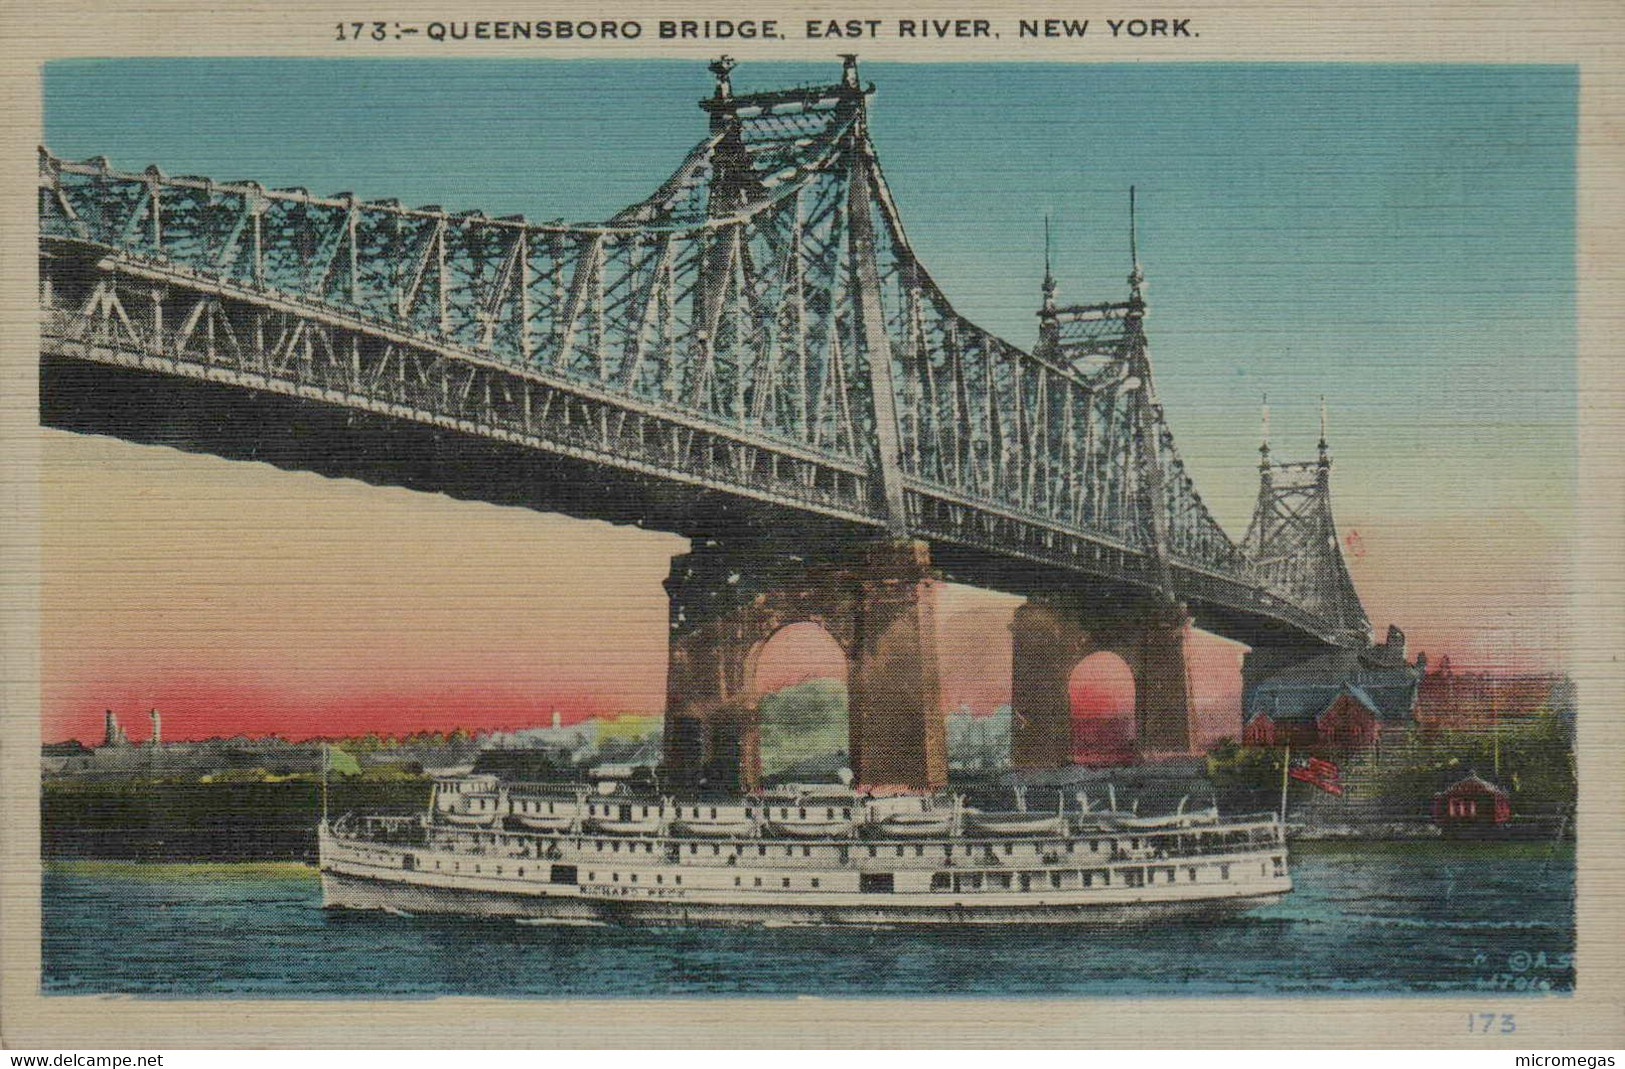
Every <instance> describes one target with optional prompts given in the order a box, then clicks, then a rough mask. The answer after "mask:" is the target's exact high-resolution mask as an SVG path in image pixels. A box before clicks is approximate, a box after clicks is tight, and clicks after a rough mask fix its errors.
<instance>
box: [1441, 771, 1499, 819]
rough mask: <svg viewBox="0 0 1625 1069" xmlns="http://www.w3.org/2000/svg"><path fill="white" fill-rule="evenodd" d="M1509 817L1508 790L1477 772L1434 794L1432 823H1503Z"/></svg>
mask: <svg viewBox="0 0 1625 1069" xmlns="http://www.w3.org/2000/svg"><path fill="white" fill-rule="evenodd" d="M1511 818H1512V799H1511V798H1510V797H1509V796H1508V795H1507V792H1506V791H1503V790H1502V789H1501V788H1499V787H1497V786H1496V785H1495V784H1493V783H1491V782H1490V781H1488V780H1486V779H1484V778H1482V777H1481V776H1479V775H1478V773H1476V772H1475V773H1473V774H1471V775H1469V776H1468V777H1467V778H1466V779H1463V780H1458V781H1457V782H1455V783H1453V784H1451V785H1450V786H1449V787H1448V788H1446V789H1445V790H1443V791H1440V792H1439V793H1438V794H1436V795H1434V796H1433V822H1434V823H1435V824H1437V825H1439V826H1440V827H1441V828H1444V827H1450V826H1456V827H1461V826H1465V825H1496V824H1505V823H1506V822H1507V821H1508V820H1510V819H1511Z"/></svg>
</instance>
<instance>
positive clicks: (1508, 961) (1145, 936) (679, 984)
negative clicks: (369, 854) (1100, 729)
mask: <svg viewBox="0 0 1625 1069" xmlns="http://www.w3.org/2000/svg"><path fill="white" fill-rule="evenodd" d="M1573 859H1574V852H1573V848H1572V846H1563V847H1557V848H1555V849H1554V848H1553V847H1551V846H1548V845H1545V844H1482V843H1460V844H1440V843H1358V844H1347V843H1344V844H1316V843H1306V844H1302V845H1300V846H1297V847H1295V848H1294V852H1293V870H1294V878H1295V881H1296V883H1297V890H1295V891H1294V892H1293V893H1292V894H1291V895H1289V896H1288V897H1287V899H1286V900H1285V901H1284V902H1282V903H1281V904H1280V905H1278V906H1274V907H1271V908H1269V909H1265V910H1260V911H1258V912H1256V913H1253V914H1250V915H1247V916H1245V917H1241V918H1238V919H1234V920H1229V921H1226V922H1223V923H1221V924H1197V923H1191V924H1174V925H1166V924H1165V925H1159V926H1156V927H1141V928H1121V929H1110V928H1108V929H1089V928H1004V929H955V930H945V931H918V930H904V929H879V930H847V929H798V928H777V929H699V928H696V929H672V928H619V927H559V926H551V925H543V924H526V923H522V922H519V923H516V922H513V921H496V920H463V919H445V918H428V917H404V916H391V915H387V914H329V913H326V912H324V911H323V910H322V909H321V891H320V887H319V885H318V883H317V880H316V875H315V872H314V870H312V869H308V868H304V867H301V866H294V865H285V866H273V865H127V864H115V863H105V862H68V863H57V864H51V865H48V866H47V868H46V872H45V878H44V887H43V914H44V917H43V919H44V948H43V949H44V989H45V991H47V992H54V993H63V994H88V993H103V992H118V993H135V994H147V995H169V996H185V997H197V996H210V995H213V996H227V997H243V996H250V997H287V998H292V997H309V996H313V995H327V996H372V997H380V996H385V997H429V996H435V995H486V996H492V995H494V996H508V997H525V998H529V997H543V998H545V997H559V996H627V997H641V998H648V997H660V996H682V995H689V996H692V995H733V994H750V995H780V996H794V995H822V996H884V995H897V996H920V995H948V996H952V995H1021V996H1055V995H1111V996H1116V997H1124V996H1146V995H1208V996H1211V995H1223V994H1238V995H1269V994H1294V995H1303V994H1326V995H1336V994H1342V993H1348V994H1360V995H1374V994H1390V993H1391V994H1399V993H1406V992H1429V993H1451V992H1462V991H1479V990H1496V991H1505V992H1507V993H1509V994H1510V993H1514V992H1519V991H1530V992H1537V993H1545V992H1567V991H1570V990H1572V989H1573V985H1574V970H1573V966H1572V955H1573V951H1574V903H1573V890H1574V860H1573Z"/></svg>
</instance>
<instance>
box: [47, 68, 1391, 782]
mask: <svg viewBox="0 0 1625 1069" xmlns="http://www.w3.org/2000/svg"><path fill="white" fill-rule="evenodd" d="M731 68H732V63H731V61H729V60H726V59H724V60H720V61H718V62H717V63H715V64H713V65H712V70H713V72H714V73H715V74H716V77H717V81H716V90H715V93H714V95H712V96H711V97H709V98H708V99H705V100H703V101H702V102H701V107H702V108H703V109H704V110H705V112H706V113H707V114H708V115H709V120H710V123H709V133H708V134H707V136H706V137H705V139H704V140H703V141H701V142H700V143H699V145H698V146H696V147H695V149H694V150H693V151H692V152H691V153H689V155H688V156H687V158H686V159H684V160H683V162H682V164H681V166H680V167H678V169H677V170H676V172H675V173H674V174H672V176H671V177H670V178H669V179H667V180H666V181H665V182H664V183H663V184H662V185H661V186H660V187H659V188H658V189H657V190H656V191H655V192H654V194H653V195H652V196H650V197H649V198H648V199H647V200H644V201H641V202H639V203H637V204H634V205H632V206H631V207H628V208H626V209H625V210H624V211H621V212H620V213H618V214H616V215H615V216H613V217H611V218H610V219H608V220H606V221H604V222H600V223H592V224H564V223H557V222H548V223H535V222H530V221H528V220H526V219H524V218H522V217H517V216H514V217H503V218H489V217H486V216H484V215H482V214H481V213H479V212H476V211H470V212H458V213H452V212H447V211H444V210H442V209H440V208H439V207H434V206H430V207H421V208H408V207H404V206H402V205H400V204H398V203H395V202H392V201H360V200H357V199H356V198H355V197H354V196H353V195H350V194H337V195H332V196H317V195H313V194H311V193H309V192H308V191H306V190H303V189H266V188H262V187H261V186H259V185H257V184H256V183H253V182H247V181H241V182H216V181H212V180H210V179H207V178H199V177H191V176H179V177H177V176H169V175H165V174H164V173H162V172H161V171H159V170H158V169H157V168H156V167H149V168H148V169H147V170H146V171H144V172H141V173H126V172H121V171H119V170H116V169H115V168H113V167H112V166H111V165H110V164H109V163H108V161H107V160H105V159H94V160H89V161H86V162H80V163H74V162H69V161H65V160H61V159H58V158H56V157H54V156H52V155H51V154H50V153H49V152H46V151H44V150H42V151H41V155H40V183H39V192H40V200H39V205H40V255H41V268H42V269H41V291H42V297H41V299H42V305H43V328H42V338H41V351H42V372H41V415H42V420H43V421H44V422H45V423H46V424H48V425H52V426H57V427H63V428H67V429H71V430H80V431H88V432H94V433H109V434H117V435H121V436H123V437H127V438H130V439H133V440H138V441H157V442H165V443H168V444H172V445H176V446H179V447H181V448H187V449H195V450H202V451H209V452H214V453H218V454H220V455H224V456H228V457H240V458H249V459H258V460H263V461H269V462H271V463H276V464H280V465H283V466H288V467H296V468H304V469H310V470H316V471H322V472H325V473H328V474H334V475H344V476H350V477H356V478H362V479H367V480H370V481H374V482H381V483H388V484H393V485H403V486H409V487H416V488H421V489H426V490H434V491H439V492H445V493H450V494H453V495H457V496H461V497H468V498H475V499H480V500H487V501H494V502H498V503H506V504H516V505H522V506H526V507H531V508H536V509H544V510H551V511H559V512H564V513H568V514H572V515H579V516H586V517H593V518H599V519H606V520H611V521H615V522H623V523H624V522H630V523H637V524H641V525H645V526H648V527H651V528H656V529H661V530H666V531H671V532H675V533H678V534H681V535H685V536H687V537H689V538H690V539H692V550H691V552H689V553H687V554H684V555H682V556H680V557H678V558H677V559H676V561H675V562H674V565H673V570H672V576H671V578H670V579H669V580H668V581H667V588H668V592H669V594H670V597H671V605H672V609H671V623H672V638H671V666H670V669H669V680H670V682H669V689H670V696H669V701H668V710H667V719H668V724H667V733H666V736H667V738H666V747H667V752H666V760H667V765H668V769H669V771H670V773H671V775H672V776H673V777H675V778H677V779H688V780H690V781H696V780H704V781H709V782H713V783H716V782H722V781H728V782H729V783H731V784H735V785H739V784H743V785H747V786H748V785H750V784H751V783H753V782H754V780H755V776H756V775H757V769H758V767H759V765H758V759H757V757H756V747H757V742H756V728H755V720H754V698H755V695H754V690H753V688H754V682H753V679H752V676H753V674H754V664H755V654H756V653H757V652H758V651H759V650H760V648H761V646H762V644H763V643H764V642H765V641H766V639H767V638H769V637H771V635H772V634H773V633H774V632H776V631H777V630H778V629H779V628H780V627H782V626H785V625H786V624H788V623H792V622H796V621H798V620H813V621H816V622H818V623H820V624H822V625H823V626H824V627H825V628H826V629H827V630H828V631H829V632H830V634H831V635H832V636H833V637H834V638H835V639H836V640H837V641H838V642H839V643H840V644H841V645H842V647H843V648H844V649H845V650H846V651H847V654H848V660H849V668H850V672H851V676H850V679H849V689H850V701H851V731H852V739H851V743H852V760H853V767H854V769H855V770H856V771H857V772H858V775H859V778H860V779H861V780H863V781H865V782H904V783H912V784H917V785H923V784H934V783H938V782H941V781H942V779H943V778H944V776H945V774H946V772H945V770H946V764H945V747H944V743H943V738H942V716H941V712H940V710H939V709H938V707H937V706H938V701H937V697H938V695H937V682H936V672H937V665H936V655H935V646H934V641H933V638H932V634H931V630H932V617H931V589H932V584H933V582H934V581H935V580H936V579H939V578H942V577H947V578H951V579H953V580H956V581H962V582H967V583H970V584H973V585H977V586H982V587H987V588H991V589H999V590H1004V591H1007V592H1011V593H1016V594H1020V595H1024V596H1026V597H1027V598H1028V603H1027V604H1026V605H1025V606H1024V607H1023V609H1022V610H1020V611H1019V612H1018V614H1017V617H1016V621H1015V624H1014V630H1015V663H1014V666H1013V668H1014V679H1013V693H1014V704H1015V711H1016V713H1017V716H1016V723H1017V727H1016V729H1015V733H1016V738H1015V740H1014V744H1015V745H1014V750H1015V757H1016V760H1017V762H1018V763H1019V764H1023V765H1028V766H1043V765H1048V764H1058V763H1062V762H1064V761H1065V760H1067V757H1068V754H1069V751H1070V727H1069V723H1070V720H1069V717H1070V709H1069V706H1068V704H1067V701H1066V678H1067V675H1068V674H1069V673H1070V671H1071V669H1072V667H1073V666H1074V665H1075V664H1076V663H1077V662H1078V661H1079V660H1081V658H1082V657H1083V656H1086V655H1087V654H1088V653H1090V652H1093V651H1096V650H1111V651H1113V652H1117V653H1118V654H1120V655H1121V656H1123V658H1124V660H1125V661H1126V662H1127V663H1128V664H1129V667H1130V669H1131V671H1132V672H1133V673H1134V675H1135V680H1136V690H1137V695H1136V704H1137V712H1138V716H1139V722H1140V733H1141V742H1142V745H1143V747H1144V748H1145V749H1147V750H1151V751H1167V750H1180V749H1184V748H1186V747H1187V746H1188V745H1189V733H1188V719H1189V684H1188V678H1187V677H1188V671H1187V669H1186V668H1185V658H1184V641H1185V638H1184V636H1185V634H1186V632H1187V630H1188V628H1189V627H1190V626H1191V625H1193V624H1194V625H1195V626H1200V627H1202V628H1204V629H1207V630H1211V631H1214V632H1216V633H1218V634H1222V635H1225V636H1227V637H1230V638H1234V639H1237V640H1239V641H1242V642H1245V643H1247V644H1248V645H1250V646H1252V647H1254V649H1255V653H1264V652H1267V653H1269V655H1270V658H1269V659H1270V663H1271V664H1272V665H1279V664H1280V663H1284V662H1288V661H1290V660H1292V659H1293V658H1295V657H1299V656H1308V655H1311V654H1312V653H1314V652H1318V651H1321V650H1324V649H1326V648H1327V647H1329V646H1342V647H1360V646H1363V645H1365V644H1366V643H1368V641H1369V624H1368V621H1367V619H1366V616H1365V613H1364V611H1363V609H1362V608H1361V605H1360V602H1359V598H1358V596H1357V594H1356V593H1355V591H1354V588H1353V586H1352V584H1351V582H1350V580H1349V576H1348V573H1347V571H1346V569H1345V568H1344V565H1343V561H1342V558H1341V556H1340V553H1339V550H1338V544H1337V534H1336V529H1335V526H1334V523H1333V519H1332V514H1331V507H1330V498H1329V484H1328V477H1329V469H1330V461H1329V459H1328V457H1327V454H1326V450H1325V443H1324V441H1322V443H1321V451H1320V456H1319V458H1318V459H1317V460H1313V461H1308V462H1306V463H1295V464H1285V465H1283V464H1277V463H1272V461H1271V459H1270V456H1269V452H1268V449H1267V446H1266V448H1265V450H1264V451H1263V463H1262V464H1261V466H1260V471H1261V487H1260V494H1259V502H1258V508H1257V511H1256V514H1255V516H1254V519H1253V523H1252V525H1251V527H1250V529H1249V531H1248V532H1247V535H1246V537H1245V538H1244V539H1243V540H1242V541H1241V542H1239V543H1238V542H1236V541H1234V540H1232V539H1231V538H1230V537H1229V536H1228V535H1227V534H1226V533H1225V531H1224V530H1223V529H1222V528H1221V527H1220V525H1219V524H1218V523H1217V522H1216V521H1215V520H1214V518H1213V516H1212V515H1211V514H1210V512H1209V510H1208V508H1207V507H1206V505H1204V503H1203V501H1202V498H1201V495H1200V494H1199V493H1198V492H1197V490H1196V487H1195V485H1194V484H1193V482H1192V480H1191V478H1190V476H1189V474H1188V473H1187V471H1186V469H1185V466H1184V464H1183V462H1182V461H1181V459H1180V455H1179V452H1178V449H1177V448H1176V446H1175V442H1174V437H1173V434H1172V433H1171V431H1170V429H1169V427H1168V425H1167V422H1166V420H1165V418H1164V413H1163V408H1162V405H1161V404H1160V403H1159V402H1158V399H1157V394H1156V389H1155V386H1154V382H1153V377H1152V369H1151V361H1150V356H1149V350H1148V346H1147V340H1146V333H1145V329H1144V323H1145V316H1146V305H1145V302H1144V300H1143V299H1142V296H1141V283H1142V275H1141V271H1140V268H1139V265H1138V263H1137V262H1136V263H1135V264H1134V267H1133V271H1132V273H1131V275H1130V277H1129V285H1128V292H1127V295H1126V297H1125V299H1123V300H1119V301H1110V302H1105V303H1099V304H1090V305H1076V306H1071V307H1059V306H1057V305H1056V303H1055V299H1054V298H1055V286H1054V283H1053V281H1052V280H1051V279H1049V277H1048V273H1047V272H1046V278H1045V285H1044V291H1043V306H1042V308H1041V310H1040V312H1039V337H1038V343H1037V345H1036V346H1035V347H1034V348H1033V349H1031V350H1030V351H1029V350H1025V349H1022V348H1020V347H1018V346H1016V345H1014V344H1011V343H1010V342H1007V341H1005V340H1003V339H1001V338H999V337H996V336H994V335H993V334H990V333H989V332H987V331H985V330H983V329H981V328H979V327H977V326H976V325H975V324H974V323H971V322H970V321H968V320H967V319H965V318H964V317H963V316H961V315H959V314H958V313H957V312H955V311H954V308H953V306H952V305H951V304H950V303H949V301H948V298H947V297H946V296H945V295H944V294H943V292H942V291H941V290H940V289H939V288H938V286H937V285H936V283H935V282H933V280H932V278H931V275H930V273H929V272H928V271H927V270H926V268H925V266H924V265H923V264H921V263H920V262H919V260H918V259H917V258H916V256H915V254H914V251H913V249H912V248H911V247H910V245H909V241H908V238H907V236H906V234H905V233H904V230H903V226H902V222H901V218H900V216H899V212H898V209H897V206H896V205H895V203H894V202H893V199H892V195H891V193H890V191H889V190H888V188H887V185H886V180H885V177H884V175H883V174H882V172H881V168H880V166H879V162H878V158H877V155H876V151H875V146H874V145H873V144H872V142H871V141H870V139H869V135H868V128H867V123H866V111H867V107H868V104H869V97H870V95H871V94H872V93H873V87H872V86H870V87H867V88H865V87H864V86H863V85H862V84H861V82H860V81H859V78H858V73H857V67H856V63H855V60H853V59H852V58H851V57H848V58H847V61H846V65H845V68H844V71H843V76H842V78H841V80H840V81H839V82H837V83H835V84H831V85H824V86H814V87H799V88H794V89H788V90H781V91H774V92H765V93H755V94H750V95H736V94H735V93H734V92H733V88H732V83H731V74H730V72H731Z"/></svg>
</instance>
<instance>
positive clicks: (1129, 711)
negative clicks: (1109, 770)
mask: <svg viewBox="0 0 1625 1069" xmlns="http://www.w3.org/2000/svg"><path fill="white" fill-rule="evenodd" d="M1137 692H1138V685H1137V683H1136V680H1135V678H1134V670H1133V668H1132V667H1130V665H1129V663H1128V661H1127V660H1126V659H1124V657H1123V656H1122V655H1121V654H1119V653H1117V652H1116V651H1113V650H1097V651H1095V652H1093V653H1090V654H1088V655H1087V656H1085V657H1082V658H1081V659H1079V661H1078V662H1077V664H1075V665H1073V667H1072V671H1071V674H1070V675H1069V676H1068V677H1067V696H1068V699H1069V709H1070V711H1071V725H1072V759H1073V761H1074V762H1076V763H1078V764H1084V765H1118V764H1125V763H1127V762H1129V761H1131V760H1133V758H1134V755H1135V752H1136V747H1137V743H1138V735H1139V730H1138V725H1137V720H1136V716H1135V712H1136V704H1135V702H1136V696H1137Z"/></svg>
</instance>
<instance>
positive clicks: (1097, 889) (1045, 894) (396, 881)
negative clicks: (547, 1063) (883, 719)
mask: <svg viewBox="0 0 1625 1069" xmlns="http://www.w3.org/2000/svg"><path fill="white" fill-rule="evenodd" d="M1058 799H1059V800H1058V801H1057V803H1056V805H1055V806H1054V807H1052V808H1050V809H1048V810H1047V811H1045V812H1029V811H1027V810H1026V808H1025V798H1021V797H1019V796H1018V801H1019V803H1020V804H1019V805H1018V806H1017V807H1016V808H1013V809H1011V810H1008V811H978V810H977V809H975V808H974V807H971V806H967V805H966V804H965V802H964V800H963V798H962V797H960V796H956V795H953V794H947V793H937V794H920V793H890V794H887V793H884V792H868V791H863V790H857V789H852V788H846V787H827V786H817V787H813V786H808V787H787V788H781V789H778V790H775V791H771V792H765V793H761V794H755V795H747V796H735V797H728V798H676V797H663V796H659V795H653V794H640V793H637V792H634V791H631V790H629V789H627V788H626V787H624V786H611V785H608V784H605V785H603V786H602V788H601V789H597V790H594V789H589V788H586V787H560V786H559V785H529V784H524V783H503V782H501V781H500V780H499V779H497V778H496V777H494V776H489V775H471V776H463V777H455V778H445V779H440V780H437V781H436V783H435V788H434V794H433V796H432V799H431V801H430V803H429V807H428V812H427V813H424V814H420V815H417V816H379V815H355V814H347V815H345V816H343V817H341V818H339V819H338V820H336V821H334V822H331V823H329V822H327V821H324V822H323V823H322V825H321V828H320V866H321V874H322V893H323V900H324V902H325V904H326V905H327V906H328V907H332V908H347V909H381V910H389V911H398V912H407V913H456V914H472V915H482V916H511V917H518V918H534V919H539V920H555V921H561V922H577V923H579V922H594V921H626V922H644V923H657V924H765V925H789V924H808V925H841V924H859V925H894V924H911V925H912V924H1035V923H1091V922H1094V923H1123V922H1146V921H1152V920H1158V919H1163V918H1168V917H1176V916H1178V917H1183V916H1196V915H1200V916H1210V915H1223V914H1231V913H1237V912H1240V911H1243V910H1247V909H1251V908H1254V907H1258V906H1263V905H1267V904H1269V903H1272V902H1276V901H1278V900H1279V899H1280V898H1281V896H1283V895H1285V894H1286V893H1287V892H1289V891H1290V890H1291V889H1292V880H1291V876H1290V875H1289V874H1288V871H1287V848H1286V840H1285V836H1284V832H1283V827H1282V825H1281V823H1280V821H1279V820H1278V819H1277V818H1276V817H1275V816H1274V815H1273V814H1270V815H1260V816H1257V817H1250V818H1238V819H1228V820H1227V819H1221V818H1220V817H1219V815H1218V813H1217V812H1216V811H1215V810H1212V809H1208V810H1203V811H1198V812H1188V811H1185V807H1184V806H1183V805H1181V806H1180V809H1179V811H1177V812H1175V813H1171V814H1168V815H1166V816H1161V817H1149V816H1138V815H1134V814H1131V813H1123V812H1118V811H1116V810H1115V808H1114V809H1113V810H1109V811H1094V810H1092V809H1091V808H1090V804H1089V802H1088V799H1087V798H1085V797H1083V796H1081V795H1078V796H1073V797H1072V798H1071V799H1068V798H1066V797H1065V796H1064V795H1060V796H1058Z"/></svg>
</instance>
